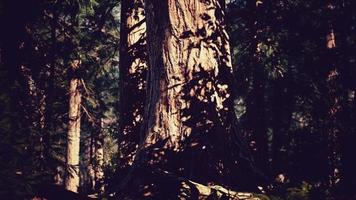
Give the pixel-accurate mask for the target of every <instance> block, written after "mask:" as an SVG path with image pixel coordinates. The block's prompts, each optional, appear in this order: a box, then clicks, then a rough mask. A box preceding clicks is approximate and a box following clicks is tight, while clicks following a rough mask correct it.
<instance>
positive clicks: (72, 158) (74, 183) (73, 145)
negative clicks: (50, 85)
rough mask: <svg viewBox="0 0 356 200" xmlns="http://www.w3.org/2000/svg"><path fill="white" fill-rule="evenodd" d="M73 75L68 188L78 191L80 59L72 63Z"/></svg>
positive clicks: (71, 80) (68, 138) (66, 184)
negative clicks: (78, 73)
mask: <svg viewBox="0 0 356 200" xmlns="http://www.w3.org/2000/svg"><path fill="white" fill-rule="evenodd" d="M71 65H72V66H71V70H72V75H71V79H70V84H69V114H68V117H69V123H68V133H67V177H66V181H65V187H66V189H67V190H70V191H73V192H77V191H78V187H79V158H80V156H79V148H80V119H81V116H80V110H81V98H82V95H81V91H80V87H81V79H80V78H79V77H78V75H77V74H76V72H77V70H78V68H79V66H80V61H79V60H74V61H73V62H72V63H71Z"/></svg>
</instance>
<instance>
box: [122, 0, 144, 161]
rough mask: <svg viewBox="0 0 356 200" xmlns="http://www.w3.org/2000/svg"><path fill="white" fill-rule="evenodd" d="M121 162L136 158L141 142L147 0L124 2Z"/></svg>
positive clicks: (128, 0)
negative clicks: (145, 9) (145, 6)
mask: <svg viewBox="0 0 356 200" xmlns="http://www.w3.org/2000/svg"><path fill="white" fill-rule="evenodd" d="M121 9H122V10H121V48H120V79H121V80H120V81H121V84H120V85H121V89H120V110H121V112H120V113H121V116H120V135H119V141H120V145H119V162H120V167H126V166H127V165H129V164H131V163H132V161H133V157H134V154H135V152H136V149H137V146H138V143H139V141H140V128H141V124H142V120H143V113H144V111H143V110H144V108H143V107H144V102H145V96H146V74H147V63H146V61H147V55H146V21H145V20H146V19H145V14H144V2H143V0H124V1H122V2H121Z"/></svg>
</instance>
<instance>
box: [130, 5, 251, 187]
mask: <svg viewBox="0 0 356 200" xmlns="http://www.w3.org/2000/svg"><path fill="white" fill-rule="evenodd" d="M221 2H222V1H217V0H212V1H188V0H179V1H173V0H167V1H163V2H162V1H155V0H149V1H146V2H145V3H146V5H145V6H146V14H147V16H146V18H147V45H148V55H149V71H148V79H147V80H148V83H147V101H146V110H145V116H144V119H145V120H144V122H143V127H142V133H141V134H142V135H144V137H143V140H142V143H141V146H140V147H139V150H138V153H137V155H136V161H137V163H140V164H149V165H153V166H159V167H160V168H162V169H166V170H169V171H172V172H176V173H179V174H182V175H184V176H186V177H189V178H192V179H194V180H199V181H201V182H210V181H214V182H221V183H224V184H229V185H232V184H235V185H238V183H237V182H238V181H233V179H235V178H236V177H241V175H242V173H240V174H239V173H238V172H239V171H240V172H241V171H242V169H245V170H244V174H245V175H247V174H249V175H251V174H252V173H246V172H248V171H250V172H251V169H252V168H253V167H252V159H251V157H250V154H249V153H248V151H247V148H246V147H245V146H244V143H243V140H242V138H241V137H239V134H238V130H237V127H236V124H235V121H236V119H235V115H234V110H233V95H232V87H233V86H232V83H233V73H232V66H231V57H230V47H229V41H228V40H229V38H228V35H227V33H226V31H225V24H224V8H223V7H222V4H221ZM249 178H250V182H251V183H252V182H254V181H256V180H254V177H253V176H250V177H249ZM240 180H241V183H242V179H240ZM241 185H244V186H245V187H248V186H249V184H248V183H247V182H244V183H243V184H241ZM250 186H251V185H250Z"/></svg>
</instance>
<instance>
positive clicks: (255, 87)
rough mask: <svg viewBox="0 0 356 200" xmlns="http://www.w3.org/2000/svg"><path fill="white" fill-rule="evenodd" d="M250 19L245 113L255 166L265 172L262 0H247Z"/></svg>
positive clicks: (266, 165) (266, 146)
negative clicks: (247, 91)
mask: <svg viewBox="0 0 356 200" xmlns="http://www.w3.org/2000/svg"><path fill="white" fill-rule="evenodd" d="M247 6H248V9H249V12H250V13H251V14H250V19H249V20H248V26H249V28H250V38H249V39H250V41H251V43H250V45H249V49H248V51H249V58H250V59H251V60H250V64H249V67H250V69H251V71H252V74H251V75H252V90H251V92H250V94H249V95H248V98H247V111H246V113H247V115H248V121H249V123H248V124H249V125H248V128H249V131H250V134H251V137H252V138H251V142H250V146H252V149H253V154H254V158H255V159H256V164H257V166H259V167H260V169H261V170H262V171H263V172H265V173H267V172H268V171H269V170H268V157H269V156H268V138H267V124H266V121H267V120H266V111H265V107H266V102H265V79H266V78H265V70H264V65H262V64H261V61H260V60H261V55H260V52H259V48H258V45H259V44H260V43H261V42H262V41H261V40H260V33H261V32H262V30H263V29H261V25H260V22H259V19H260V16H261V13H260V12H261V11H262V10H261V7H262V6H263V2H262V1H248V2H247Z"/></svg>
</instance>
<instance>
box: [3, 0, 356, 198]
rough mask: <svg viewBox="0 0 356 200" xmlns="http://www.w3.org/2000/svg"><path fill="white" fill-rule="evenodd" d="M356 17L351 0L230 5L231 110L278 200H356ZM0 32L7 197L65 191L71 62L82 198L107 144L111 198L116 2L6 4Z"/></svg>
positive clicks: (245, 0)
mask: <svg viewBox="0 0 356 200" xmlns="http://www.w3.org/2000/svg"><path fill="white" fill-rule="evenodd" d="M256 5H257V6H256ZM355 10H356V2H355V1H353V0H340V1H334V2H329V1H321V0H293V1H292V0H270V1H263V2H262V1H250V0H230V1H227V2H226V16H225V17H226V21H227V28H228V32H229V35H230V45H231V49H232V56H233V66H234V73H235V77H236V80H235V84H234V88H233V89H234V91H235V93H236V99H235V113H236V116H237V118H238V126H239V130H240V131H241V133H242V135H243V136H244V137H245V138H246V139H247V140H248V144H249V145H248V146H249V148H250V150H251V152H252V154H253V157H254V160H255V162H256V166H257V167H258V168H259V169H260V170H261V171H262V172H263V174H265V176H266V177H267V178H268V181H269V186H268V187H266V188H264V190H265V191H266V192H267V193H268V195H269V196H270V197H271V199H320V200H322V199H342V198H343V199H352V198H355V193H356V162H355V156H354V153H355V152H356V145H355V144H356V97H355V93H356V44H355V43H356V12H355ZM0 23H1V24H0V27H1V30H0V36H1V37H0V38H1V39H0V199H3V197H7V198H5V199H29V198H30V197H32V196H33V195H34V194H35V193H36V192H37V187H38V185H39V184H43V183H53V182H54V181H56V182H58V183H63V177H64V176H65V174H64V169H65V163H66V160H65V153H66V149H65V148H66V131H67V130H66V127H67V122H68V116H67V115H68V114H67V113H68V98H67V96H68V92H67V91H68V81H69V78H68V77H69V76H70V70H69V67H68V66H69V65H70V64H69V62H70V61H71V60H73V59H74V58H79V59H80V60H81V66H82V67H81V69H80V71H79V72H78V73H80V75H81V77H82V80H83V84H84V87H83V88H84V89H83V91H82V92H83V100H82V105H81V106H82V108H83V112H82V119H81V123H82V128H81V160H80V177H81V182H80V192H81V193H83V194H93V193H98V190H100V187H99V188H98V187H96V188H95V187H93V184H92V180H91V178H90V175H89V169H88V167H89V166H95V165H96V164H98V163H97V161H96V160H95V158H94V156H93V155H92V153H91V152H92V149H91V148H93V143H94V142H95V141H96V140H97V139H98V137H100V139H101V140H102V141H104V143H103V147H104V158H103V160H104V162H103V163H101V164H102V165H103V170H104V177H105V178H104V179H103V180H102V181H101V182H100V184H102V185H103V187H105V194H102V195H104V196H109V194H110V191H113V190H114V189H113V188H115V184H112V183H116V181H115V177H116V176H115V174H116V169H118V168H120V166H118V165H119V162H117V159H118V156H117V154H118V152H117V149H118V142H117V140H118V139H120V138H119V137H120V133H119V132H118V127H119V124H120V119H119V118H118V117H117V116H119V115H118V112H119V109H118V104H119V101H120V97H119V74H120V71H119V62H120V60H119V47H120V1H118V0H102V1H96V0H78V1H75V0H65V1H56V0H53V1H50V0H46V1H39V0H32V1H26V0H23V1H22V0H13V1H1V2H0ZM54 179H56V180H54ZM236 181H241V182H244V181H245V180H236Z"/></svg>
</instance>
